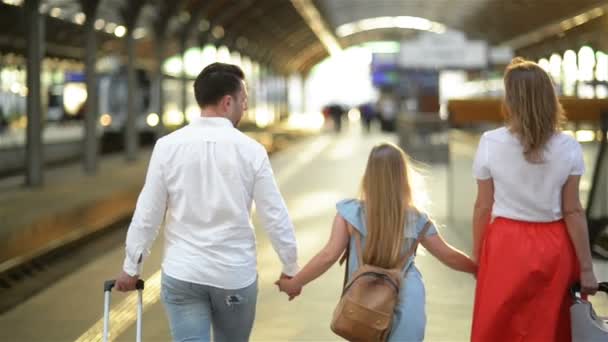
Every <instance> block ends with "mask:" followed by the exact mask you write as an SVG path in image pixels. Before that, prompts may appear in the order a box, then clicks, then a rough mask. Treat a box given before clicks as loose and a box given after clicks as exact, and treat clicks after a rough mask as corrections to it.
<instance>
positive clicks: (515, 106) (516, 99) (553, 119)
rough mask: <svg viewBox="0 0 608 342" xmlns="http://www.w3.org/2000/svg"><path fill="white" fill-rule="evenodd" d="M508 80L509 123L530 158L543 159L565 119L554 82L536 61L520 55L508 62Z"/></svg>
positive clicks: (530, 160) (506, 97)
mask: <svg viewBox="0 0 608 342" xmlns="http://www.w3.org/2000/svg"><path fill="white" fill-rule="evenodd" d="M504 83H505V100H504V104H505V116H506V119H507V125H508V126H509V129H510V130H511V131H512V132H513V133H515V134H516V135H517V137H518V138H519V140H520V142H521V144H522V146H523V148H524V157H525V158H526V160H528V161H529V162H531V163H540V162H542V161H543V155H542V150H543V148H544V146H545V144H546V143H547V141H549V139H550V138H551V136H553V134H555V133H556V132H557V131H559V129H560V126H561V124H562V123H563V121H564V111H563V109H562V106H561V104H560V103H559V100H558V99H557V95H556V94H555V89H554V88H553V82H552V81H551V78H550V77H549V75H548V74H547V72H545V71H544V70H543V69H542V68H541V67H540V66H538V65H537V64H536V63H534V62H531V61H527V60H525V59H523V58H521V57H516V58H514V59H513V60H512V61H511V63H510V64H509V66H507V69H506V71H505V77H504Z"/></svg>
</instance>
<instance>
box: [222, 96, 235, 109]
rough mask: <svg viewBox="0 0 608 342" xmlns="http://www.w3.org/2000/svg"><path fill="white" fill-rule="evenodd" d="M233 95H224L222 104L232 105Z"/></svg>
mask: <svg viewBox="0 0 608 342" xmlns="http://www.w3.org/2000/svg"><path fill="white" fill-rule="evenodd" d="M232 101H233V99H232V96H230V95H224V97H222V104H223V105H224V106H226V107H230V105H231V104H232Z"/></svg>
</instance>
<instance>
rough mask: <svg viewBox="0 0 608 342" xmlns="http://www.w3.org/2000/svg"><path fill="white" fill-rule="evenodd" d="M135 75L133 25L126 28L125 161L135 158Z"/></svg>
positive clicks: (137, 137) (136, 136)
mask: <svg viewBox="0 0 608 342" xmlns="http://www.w3.org/2000/svg"><path fill="white" fill-rule="evenodd" d="M135 77H136V75H135V38H134V37H133V26H130V27H129V28H128V33H127V88H128V90H127V120H126V127H125V152H126V157H127V161H135V159H137V150H138V145H139V136H138V133H137V127H136V126H135V125H136V118H137V116H138V115H140V114H141V113H139V110H140V108H137V106H136V105H135V99H136V98H137V94H136V92H137V87H136V78H135Z"/></svg>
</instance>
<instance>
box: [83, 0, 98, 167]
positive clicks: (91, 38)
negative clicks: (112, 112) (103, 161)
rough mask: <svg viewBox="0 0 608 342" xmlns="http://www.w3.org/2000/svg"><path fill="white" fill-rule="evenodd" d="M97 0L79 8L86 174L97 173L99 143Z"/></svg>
mask: <svg viewBox="0 0 608 342" xmlns="http://www.w3.org/2000/svg"><path fill="white" fill-rule="evenodd" d="M98 4H99V0H87V1H82V3H81V6H82V8H83V10H84V14H85V15H86V22H85V24H84V30H85V37H86V39H85V40H86V51H85V72H86V82H87V102H86V105H85V108H86V113H85V117H84V150H83V167H84V171H85V173H87V174H95V173H96V172H97V160H98V153H99V141H98V139H97V120H98V116H99V113H98V112H99V104H98V102H97V90H98V89H97V72H96V70H95V65H96V60H97V33H96V32H95V16H96V13H97V5H98Z"/></svg>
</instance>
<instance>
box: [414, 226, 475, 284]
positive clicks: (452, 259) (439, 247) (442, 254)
mask: <svg viewBox="0 0 608 342" xmlns="http://www.w3.org/2000/svg"><path fill="white" fill-rule="evenodd" d="M420 243H421V244H422V246H424V248H426V250H427V251H429V252H430V253H431V254H432V255H433V256H434V257H435V258H437V259H439V261H441V262H442V263H443V264H445V265H446V266H448V267H449V268H452V269H454V270H457V271H461V272H467V273H471V274H475V273H477V265H476V264H475V262H474V261H473V260H472V259H471V258H469V256H468V255H466V254H464V253H463V252H461V251H460V250H458V249H456V248H454V247H452V246H451V245H450V244H448V243H447V242H445V240H444V239H443V238H442V237H441V235H439V234H437V235H431V236H428V237H425V238H424V239H422V240H421V241H420Z"/></svg>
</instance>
